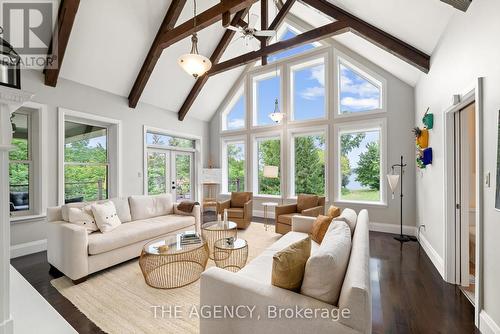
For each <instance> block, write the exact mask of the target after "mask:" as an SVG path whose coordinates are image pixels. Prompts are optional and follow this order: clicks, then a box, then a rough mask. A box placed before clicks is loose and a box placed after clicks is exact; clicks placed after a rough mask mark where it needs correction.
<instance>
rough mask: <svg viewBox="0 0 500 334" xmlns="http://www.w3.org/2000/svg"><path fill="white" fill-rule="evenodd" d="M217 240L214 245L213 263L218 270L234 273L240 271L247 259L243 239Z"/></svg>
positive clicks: (245, 245) (246, 247)
mask: <svg viewBox="0 0 500 334" xmlns="http://www.w3.org/2000/svg"><path fill="white" fill-rule="evenodd" d="M228 239H230V238H224V239H219V240H217V241H216V242H215V244H214V261H215V265H216V266H217V267H218V268H222V269H226V270H228V271H232V272H236V271H239V270H240V269H242V268H243V267H244V266H245V264H246V263H247V259H248V243H247V241H246V240H245V239H233V240H234V241H233V242H232V243H229V242H228Z"/></svg>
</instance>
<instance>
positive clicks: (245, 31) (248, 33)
mask: <svg viewBox="0 0 500 334" xmlns="http://www.w3.org/2000/svg"><path fill="white" fill-rule="evenodd" d="M258 20H259V16H258V15H256V14H248V23H246V22H242V24H241V25H239V26H237V27H236V26H233V25H229V26H227V29H230V30H233V31H236V32H238V33H240V34H241V36H240V37H239V38H238V39H237V40H239V39H243V40H244V41H245V45H246V46H247V47H248V48H250V49H252V50H253V51H256V50H258V49H259V48H260V41H259V39H258V37H273V36H276V30H257V29H255V25H256V24H257V21H258Z"/></svg>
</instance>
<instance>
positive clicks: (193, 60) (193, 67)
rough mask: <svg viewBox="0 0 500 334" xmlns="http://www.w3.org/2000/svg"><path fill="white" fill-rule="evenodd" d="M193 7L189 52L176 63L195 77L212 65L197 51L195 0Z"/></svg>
mask: <svg viewBox="0 0 500 334" xmlns="http://www.w3.org/2000/svg"><path fill="white" fill-rule="evenodd" d="M193 7H194V17H193V22H194V32H193V36H192V37H191V52H189V53H187V54H184V55H182V56H180V57H179V59H178V60H177V63H178V64H179V66H180V67H182V69H183V70H184V71H186V72H187V73H188V74H190V75H192V76H193V77H194V78H195V79H197V78H198V77H199V76H200V75H203V74H205V73H207V71H208V70H210V68H211V67H212V62H211V61H210V59H208V58H207V57H205V56H203V55H200V54H199V52H198V35H197V34H196V0H193Z"/></svg>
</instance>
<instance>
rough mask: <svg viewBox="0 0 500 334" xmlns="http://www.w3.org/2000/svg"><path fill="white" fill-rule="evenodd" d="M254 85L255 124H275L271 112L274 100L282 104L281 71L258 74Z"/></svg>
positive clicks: (253, 82) (253, 81) (254, 78)
mask: <svg viewBox="0 0 500 334" xmlns="http://www.w3.org/2000/svg"><path fill="white" fill-rule="evenodd" d="M252 86H253V125H254V126H262V125H273V124H274V123H273V121H272V120H271V119H270V118H269V114H270V113H272V112H273V111H274V101H275V99H278V102H279V105H281V76H280V71H279V70H278V71H272V72H269V73H265V74H261V75H256V76H254V77H253V78H252Z"/></svg>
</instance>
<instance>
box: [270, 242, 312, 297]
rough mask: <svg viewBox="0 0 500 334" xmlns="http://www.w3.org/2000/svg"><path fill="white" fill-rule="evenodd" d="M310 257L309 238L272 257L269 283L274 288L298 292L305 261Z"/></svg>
mask: <svg viewBox="0 0 500 334" xmlns="http://www.w3.org/2000/svg"><path fill="white" fill-rule="evenodd" d="M310 255H311V238H310V237H307V238H305V239H302V240H300V241H297V242H294V243H293V244H291V245H290V246H288V247H287V248H285V249H283V250H281V251H279V252H277V253H276V254H274V256H273V273H272V277H271V283H272V285H274V286H277V287H280V288H283V289H287V290H292V291H299V290H300V287H301V286H302V279H303V278H304V270H305V267H306V262H307V259H309V256H310Z"/></svg>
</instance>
